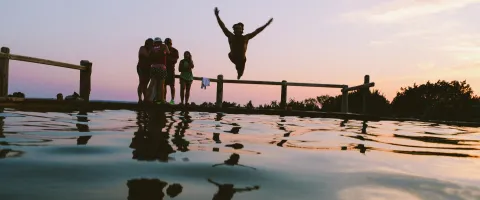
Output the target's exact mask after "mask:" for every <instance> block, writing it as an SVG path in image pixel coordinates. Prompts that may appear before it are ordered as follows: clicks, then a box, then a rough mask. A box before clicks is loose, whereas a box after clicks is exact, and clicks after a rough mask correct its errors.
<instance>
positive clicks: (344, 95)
mask: <svg viewBox="0 0 480 200" xmlns="http://www.w3.org/2000/svg"><path fill="white" fill-rule="evenodd" d="M347 88H348V86H347V87H344V88H343V89H342V108H341V111H342V113H348V91H347Z"/></svg>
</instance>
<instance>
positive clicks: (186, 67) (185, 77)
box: [178, 51, 194, 105]
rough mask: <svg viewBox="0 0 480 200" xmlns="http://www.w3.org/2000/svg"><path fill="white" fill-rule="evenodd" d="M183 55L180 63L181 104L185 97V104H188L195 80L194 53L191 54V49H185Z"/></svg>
mask: <svg viewBox="0 0 480 200" xmlns="http://www.w3.org/2000/svg"><path fill="white" fill-rule="evenodd" d="M183 57H184V58H183V60H181V61H180V63H179V64H178V71H180V101H181V102H180V104H183V100H184V99H185V105H187V104H188V100H189V98H190V88H191V87H192V82H193V73H192V69H193V67H194V65H193V59H192V54H190V52H189V51H185V53H183Z"/></svg>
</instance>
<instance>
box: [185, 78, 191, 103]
mask: <svg viewBox="0 0 480 200" xmlns="http://www.w3.org/2000/svg"><path fill="white" fill-rule="evenodd" d="M191 86H192V83H186V90H187V91H186V92H185V104H188V100H189V99H190V87H191Z"/></svg>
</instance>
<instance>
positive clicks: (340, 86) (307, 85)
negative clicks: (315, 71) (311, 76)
mask: <svg viewBox="0 0 480 200" xmlns="http://www.w3.org/2000/svg"><path fill="white" fill-rule="evenodd" d="M287 85H288V86H300V87H326V88H344V87H345V86H346V85H340V84H322V83H291V82H289V83H287Z"/></svg>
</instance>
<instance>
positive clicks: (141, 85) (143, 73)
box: [137, 38, 153, 103]
mask: <svg viewBox="0 0 480 200" xmlns="http://www.w3.org/2000/svg"><path fill="white" fill-rule="evenodd" d="M152 49H153V39H152V38H148V39H147V40H145V45H143V46H141V47H140V49H139V50H138V63H137V74H138V80H139V82H138V88H137V93H138V103H142V101H143V100H145V98H147V86H148V82H149V81H150V64H151V63H150V59H149V56H150V52H151V51H152ZM142 95H143V99H142Z"/></svg>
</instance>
